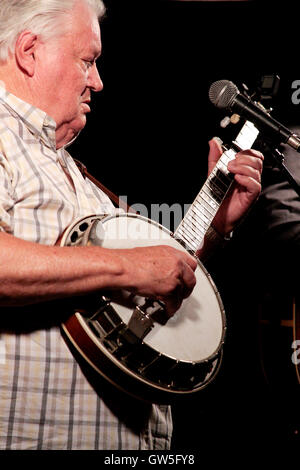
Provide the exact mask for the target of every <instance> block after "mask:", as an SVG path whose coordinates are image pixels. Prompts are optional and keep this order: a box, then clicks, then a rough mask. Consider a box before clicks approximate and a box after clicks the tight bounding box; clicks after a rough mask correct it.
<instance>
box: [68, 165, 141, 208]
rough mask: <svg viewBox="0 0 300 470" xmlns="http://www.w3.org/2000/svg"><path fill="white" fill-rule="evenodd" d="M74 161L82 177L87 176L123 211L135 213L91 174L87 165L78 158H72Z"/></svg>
mask: <svg viewBox="0 0 300 470" xmlns="http://www.w3.org/2000/svg"><path fill="white" fill-rule="evenodd" d="M74 161H75V163H76V165H77V168H78V169H79V171H80V173H81V174H82V176H83V178H88V179H89V180H90V181H91V182H92V183H94V184H95V185H96V186H97V187H98V188H99V189H101V191H103V192H104V193H105V194H106V195H107V196H108V197H109V198H110V199H111V201H112V202H113V203H114V204H115V205H116V206H117V207H120V208H121V209H123V210H124V211H125V212H131V213H135V211H134V210H133V209H132V208H131V207H130V206H129V205H128V204H127V203H126V202H125V201H123V200H122V199H120V198H119V197H118V196H117V195H116V194H114V193H113V192H112V191H110V190H109V189H108V188H107V187H106V186H104V184H102V183H100V181H98V180H97V178H95V177H94V176H93V175H91V174H90V173H89V172H88V170H87V167H86V166H85V165H84V164H83V163H82V162H81V161H79V160H77V159H75V158H74Z"/></svg>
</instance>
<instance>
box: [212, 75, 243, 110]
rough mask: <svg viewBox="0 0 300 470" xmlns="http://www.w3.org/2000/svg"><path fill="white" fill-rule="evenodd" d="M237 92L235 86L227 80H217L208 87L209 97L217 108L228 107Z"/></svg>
mask: <svg viewBox="0 0 300 470" xmlns="http://www.w3.org/2000/svg"><path fill="white" fill-rule="evenodd" d="M238 94H239V90H238V88H237V86H236V85H235V84H234V83H232V82H230V81H229V80H218V81H217V82H214V83H213V84H212V85H211V86H210V89H209V93H208V96H209V99H210V101H211V102H212V103H213V104H214V105H215V106H216V107H217V108H230V106H231V104H232V102H233V100H234V98H235V97H236V96H237V95H238Z"/></svg>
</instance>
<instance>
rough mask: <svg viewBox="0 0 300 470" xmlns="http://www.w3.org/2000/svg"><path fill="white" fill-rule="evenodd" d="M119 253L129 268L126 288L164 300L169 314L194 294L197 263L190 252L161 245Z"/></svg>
mask: <svg viewBox="0 0 300 470" xmlns="http://www.w3.org/2000/svg"><path fill="white" fill-rule="evenodd" d="M120 251H121V252H122V255H121V256H122V257H123V261H124V265H125V266H126V267H127V276H128V286H127V289H128V290H129V291H131V292H133V293H136V294H139V295H142V296H144V297H150V298H155V299H158V300H161V301H162V302H164V303H165V305H166V310H167V313H168V314H169V315H173V314H174V313H175V312H176V311H177V310H178V309H179V307H180V306H181V303H182V301H183V299H185V298H187V297H188V296H189V295H190V294H191V293H192V291H193V288H194V287H195V284H196V278H195V274H194V271H195V269H196V267H197V261H196V260H195V259H194V258H193V257H192V256H190V255H189V254H188V253H186V252H184V251H181V250H177V249H175V248H172V247H170V246H162V245H159V246H153V247H143V248H133V249H129V250H120ZM120 254H121V253H120Z"/></svg>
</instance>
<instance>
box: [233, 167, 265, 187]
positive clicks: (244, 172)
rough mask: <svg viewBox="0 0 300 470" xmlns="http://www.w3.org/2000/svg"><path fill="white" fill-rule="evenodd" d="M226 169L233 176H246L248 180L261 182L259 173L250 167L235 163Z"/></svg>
mask: <svg viewBox="0 0 300 470" xmlns="http://www.w3.org/2000/svg"><path fill="white" fill-rule="evenodd" d="M228 169H229V171H230V172H231V173H233V174H234V175H235V176H237V175H241V176H248V177H249V178H253V179H254V180H256V181H258V182H259V183H260V182H261V171H260V170H257V169H256V168H253V167H252V166H249V165H240V164H238V163H236V162H232V165H230V167H229V165H228Z"/></svg>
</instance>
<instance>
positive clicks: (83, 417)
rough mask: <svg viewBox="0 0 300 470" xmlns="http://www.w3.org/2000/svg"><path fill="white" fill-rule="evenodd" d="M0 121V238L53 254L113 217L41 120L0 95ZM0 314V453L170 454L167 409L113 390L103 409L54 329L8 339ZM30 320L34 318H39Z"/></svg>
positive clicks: (9, 334) (105, 200) (4, 312)
mask: <svg viewBox="0 0 300 470" xmlns="http://www.w3.org/2000/svg"><path fill="white" fill-rule="evenodd" d="M0 118H1V119H0V180H1V184H0V229H1V230H2V231H6V232H7V233H10V234H13V235H15V236H16V237H19V238H22V239H25V240H29V241H32V242H36V243H42V244H47V245H54V244H55V243H56V241H57V240H58V238H59V237H60V235H61V234H62V233H63V231H64V230H65V229H66V228H67V227H68V226H69V225H70V224H71V222H72V221H73V220H74V219H76V218H78V217H82V216H86V215H90V214H92V213H97V214H101V213H108V212H109V213H112V211H114V207H113V205H112V203H111V202H110V200H109V199H108V198H107V196H106V195H105V194H103V193H102V192H101V191H100V190H99V189H98V188H97V187H96V186H95V185H93V183H91V182H90V181H88V180H85V179H84V178H83V177H82V176H81V174H80V172H79V170H78V169H77V166H76V164H75V163H74V161H73V159H72V158H71V157H70V155H69V154H68V152H67V151H66V150H65V149H64V148H62V149H59V150H56V141H55V122H54V121H53V120H52V119H51V118H50V117H49V116H47V115H46V114H45V113H44V112H42V111H41V110H39V109H36V108H34V107H33V106H31V105H29V104H27V103H25V102H23V101H21V100H20V99H18V98H16V97H15V96H13V95H12V94H9V93H7V92H6V91H5V90H4V89H0ZM70 179H71V180H72V183H73V184H72V183H71V182H70ZM35 308H36V307H35ZM32 309H33V307H32ZM1 310H2V315H1V318H2V320H1V322H0V449H22V450H24V449H45V450H47V449H57V450H64V449H76V450H77V449H78V450H79V449H82V450H87V449H109V450H110V449H167V448H169V447H170V439H171V437H170V436H171V432H172V420H171V414H170V409H169V407H167V406H156V405H153V406H151V405H147V404H143V403H142V402H139V401H138V400H134V399H132V398H129V397H127V394H125V393H124V394H122V393H121V392H119V391H117V390H115V391H114V392H113V394H112V395H113V397H114V400H115V402H114V403H112V404H110V403H109V400H107V399H106V396H105V394H104V395H102V393H101V391H100V392H99V391H98V393H96V392H95V390H94V388H93V387H92V386H91V385H90V383H89V381H88V380H87V379H86V377H85V375H84V374H83V372H82V371H81V369H80V367H79V366H78V364H77V362H76V361H75V360H74V358H73V356H72V354H71V352H70V351H69V348H68V347H67V346H66V344H65V342H64V340H63V339H62V336H61V333H60V328H59V326H53V325H48V326H47V325H46V326H45V325H43V327H37V328H35V329H32V331H25V330H24V331H23V330H22V327H20V325H19V327H18V329H16V328H15V329H14V331H12V329H11V328H6V323H7V322H6V321H5V318H8V319H10V320H11V321H12V323H13V324H17V323H18V321H17V317H16V318H14V317H13V313H12V312H14V309H12V310H10V309H9V308H8V309H1ZM33 310H34V309H33ZM38 313H39V315H38V318H39V319H41V317H43V315H44V312H43V310H42V311H40V312H38ZM55 313H56V314H57V312H55ZM59 313H60V312H58V314H59ZM62 313H63V312H62ZM6 315H7V317H6ZM22 318H23V319H24V318H26V319H27V316H24V315H23V317H22ZM105 386H106V384H104V386H103V390H104V388H105ZM107 386H108V384H107ZM112 395H111V396H112ZM116 408H119V409H116ZM124 413H125V414H124ZM121 416H122V418H121Z"/></svg>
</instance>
